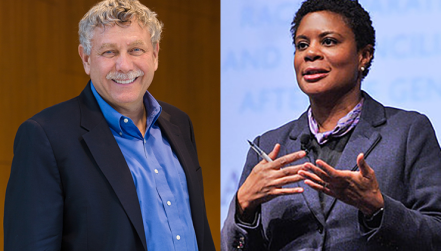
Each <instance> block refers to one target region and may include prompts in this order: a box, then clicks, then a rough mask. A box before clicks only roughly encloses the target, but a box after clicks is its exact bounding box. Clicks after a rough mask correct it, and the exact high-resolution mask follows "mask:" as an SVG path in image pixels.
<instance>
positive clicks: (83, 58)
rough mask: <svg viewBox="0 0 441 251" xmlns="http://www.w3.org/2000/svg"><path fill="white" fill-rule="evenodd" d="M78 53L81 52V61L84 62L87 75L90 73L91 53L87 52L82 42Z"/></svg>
mask: <svg viewBox="0 0 441 251" xmlns="http://www.w3.org/2000/svg"><path fill="white" fill-rule="evenodd" d="M78 54H80V58H81V61H82V62H83V67H84V71H85V72H86V74H87V75H90V55H87V54H86V52H85V51H84V47H83V46H82V45H81V44H80V45H79V46H78Z"/></svg>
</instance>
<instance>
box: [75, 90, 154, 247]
mask: <svg viewBox="0 0 441 251" xmlns="http://www.w3.org/2000/svg"><path fill="white" fill-rule="evenodd" d="M80 97H81V98H80V104H79V105H80V109H81V126H82V127H83V128H85V129H86V130H88V131H89V132H87V133H85V134H84V135H83V139H84V142H85V143H86V145H87V148H88V149H89V151H90V152H91V154H92V157H93V158H94V159H95V161H96V163H97V165H98V167H99V168H100V169H101V171H102V172H103V174H104V176H105V177H106V179H107V180H108V181H109V183H110V185H111V187H112V188H113V190H114V191H115V194H116V196H117V197H118V199H119V201H120V202H121V205H122V206H123V208H124V210H125V211H126V213H127V216H128V218H129V219H130V221H131V222H132V224H133V226H134V228H135V229H136V232H137V233H138V235H139V237H140V238H141V241H142V244H143V245H144V248H145V250H147V245H146V240H145V233H144V225H143V221H142V215H141V209H140V206H139V202H138V195H137V193H136V188H135V184H134V183H133V179H132V175H131V173H130V169H129V167H128V166H127V162H126V160H125V159H124V156H123V154H122V152H121V150H120V148H119V146H118V143H117V142H116V140H115V138H114V137H113V135H112V132H111V131H110V128H109V126H108V124H107V122H106V120H105V119H104V116H103V114H102V113H101V109H100V108H99V106H98V103H97V102H96V100H95V97H93V94H92V91H91V90H90V85H87V86H86V88H85V89H84V91H83V92H82V93H81V95H80Z"/></svg>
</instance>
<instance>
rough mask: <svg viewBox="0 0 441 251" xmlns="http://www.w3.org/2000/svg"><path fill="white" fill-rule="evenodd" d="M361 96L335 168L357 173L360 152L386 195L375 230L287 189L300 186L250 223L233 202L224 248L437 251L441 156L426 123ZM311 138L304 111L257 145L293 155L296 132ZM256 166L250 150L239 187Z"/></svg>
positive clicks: (336, 204) (312, 194) (341, 209)
mask: <svg viewBox="0 0 441 251" xmlns="http://www.w3.org/2000/svg"><path fill="white" fill-rule="evenodd" d="M363 95H364V97H365V102H364V104H363V108H362V114H361V119H360V122H359V124H358V125H357V126H356V128H355V129H354V131H353V133H352V135H351V137H350V139H349V142H348V143H347V145H346V147H345V149H344V151H343V153H342V155H341V157H340V159H339V161H338V163H337V165H336V166H335V168H337V169H339V170H357V165H356V157H357V155H358V154H359V153H364V154H365V157H366V161H367V163H368V164H369V165H370V166H371V167H372V168H373V169H374V170H375V175H376V177H377V179H378V182H379V185H380V190H381V192H382V194H383V197H384V203H385V204H384V213H383V216H382V222H381V226H380V227H379V228H377V229H373V230H372V229H371V230H369V229H366V228H365V227H364V225H363V224H361V222H362V218H361V213H360V212H359V211H358V210H357V209H356V208H355V207H353V206H350V205H347V204H345V203H343V202H341V201H338V200H335V199H330V200H327V204H326V206H325V209H324V210H322V209H321V206H320V200H319V197H318V192H317V191H315V190H313V189H312V188H310V187H308V186H307V185H305V184H304V183H303V182H299V183H296V184H292V185H290V186H301V187H303V188H304V192H303V193H302V194H296V195H287V196H281V197H277V198H275V199H273V200H271V201H269V202H267V203H264V204H262V205H261V212H260V215H259V219H258V222H257V224H255V225H253V226H246V225H243V224H239V223H237V222H236V220H235V217H234V215H235V213H236V201H235V198H234V199H233V201H232V203H231V205H230V209H229V212H228V216H227V219H226V221H225V223H224V227H223V229H222V242H221V249H222V250H236V249H243V250H252V251H256V250H295V251H299V250H336V251H337V250H338V251H344V250H348V251H349V250H350V251H353V250H357V251H358V250H441V151H440V147H439V144H438V142H437V139H436V136H435V133H434V130H433V128H432V125H431V124H430V122H429V120H428V119H427V117H425V116H424V115H421V114H419V113H416V112H408V111H403V110H399V109H395V108H388V107H384V106H383V105H381V104H380V103H378V102H376V101H375V100H373V99H372V98H371V97H370V96H369V95H367V94H366V93H363ZM309 133H310V132H309V128H308V118H307V115H306V113H304V114H303V115H301V117H300V118H299V119H297V120H295V121H292V122H290V123H288V124H286V125H284V126H282V127H280V128H278V129H275V130H272V131H269V132H267V133H265V134H263V135H262V136H260V137H258V138H256V139H255V142H256V144H258V145H259V146H260V147H261V148H262V149H263V150H264V151H266V152H270V151H271V150H272V148H273V147H274V145H275V144H276V143H280V144H281V151H280V153H279V156H282V155H285V154H288V153H292V152H296V151H299V150H300V149H301V147H300V146H301V143H300V138H301V135H303V134H309ZM312 155H313V154H309V158H314V157H313V156H312ZM307 160H308V158H304V159H302V160H299V161H297V163H294V164H299V163H304V162H305V161H307ZM259 161H260V159H259V158H258V156H257V154H255V153H254V152H253V151H249V153H248V156H247V160H246V164H245V167H244V170H243V173H242V177H241V179H240V185H242V183H243V182H244V181H245V179H246V178H247V176H248V175H249V173H250V172H251V170H252V169H253V167H254V166H255V165H256V164H257V163H258V162H259ZM311 161H314V159H311ZM238 247H239V248H238Z"/></svg>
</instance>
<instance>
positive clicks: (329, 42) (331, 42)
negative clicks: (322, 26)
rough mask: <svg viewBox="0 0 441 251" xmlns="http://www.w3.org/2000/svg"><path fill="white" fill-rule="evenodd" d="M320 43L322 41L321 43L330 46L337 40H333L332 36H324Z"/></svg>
mask: <svg viewBox="0 0 441 251" xmlns="http://www.w3.org/2000/svg"><path fill="white" fill-rule="evenodd" d="M322 43H323V45H326V46H330V45H334V44H336V43H337V41H335V39H332V38H325V39H323V42H322Z"/></svg>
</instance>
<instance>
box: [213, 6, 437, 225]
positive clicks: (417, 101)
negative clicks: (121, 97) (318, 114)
mask: <svg viewBox="0 0 441 251" xmlns="http://www.w3.org/2000/svg"><path fill="white" fill-rule="evenodd" d="M301 2H302V1H300V0H272V1H267V0H242V1H233V0H222V2H221V34H222V35H221V116H222V117H221V118H222V119H221V222H222V223H221V224H222V225H223V222H224V220H225V217H226V215H227V212H228V205H229V203H230V201H231V199H232V198H233V196H234V194H235V192H236V190H237V185H238V180H239V177H240V174H241V172H242V168H243V165H244V162H245V157H246V154H247V151H248V149H249V145H248V143H247V139H249V140H253V139H254V138H255V137H256V136H258V135H260V134H262V133H263V132H265V131H268V130H270V129H273V128H276V127H279V126H281V125H282V124H285V123H287V122H288V121H291V120H293V119H296V118H298V117H299V115H300V114H301V113H303V112H304V111H305V110H306V108H307V107H308V104H309V103H308V99H307V97H306V95H305V94H303V93H302V92H301V91H300V90H299V89H298V87H297V83H296V79H295V76H294V70H293V56H294V54H293V52H294V49H293V46H292V40H291V34H290V31H289V30H290V24H291V21H292V18H293V16H294V14H295V12H296V11H297V9H298V8H299V6H300V4H301ZM359 2H360V3H361V4H362V5H363V7H364V8H365V9H367V10H368V11H369V13H370V14H371V18H372V20H373V25H374V28H375V30H376V37H377V45H376V52H375V59H374V62H373V64H372V67H371V71H370V73H369V75H368V76H367V77H366V78H365V80H364V81H363V83H362V89H363V90H365V91H367V92H368V93H369V94H370V95H371V96H373V97H374V98H375V99H376V100H378V101H380V102H381V103H383V104H384V105H386V106H394V107H399V108H403V109H406V110H415V111H418V112H420V113H423V114H426V115H427V116H428V117H429V118H430V120H431V122H432V124H433V126H434V127H435V130H436V132H437V136H438V141H439V136H440V133H441V112H440V110H441V106H440V104H441V102H440V99H441V76H440V73H441V69H440V67H439V66H438V64H440V60H441V55H440V54H441V18H440V17H441V1H439V0H381V1H380V0H360V1H359Z"/></svg>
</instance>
